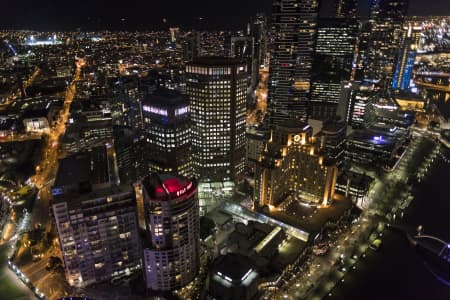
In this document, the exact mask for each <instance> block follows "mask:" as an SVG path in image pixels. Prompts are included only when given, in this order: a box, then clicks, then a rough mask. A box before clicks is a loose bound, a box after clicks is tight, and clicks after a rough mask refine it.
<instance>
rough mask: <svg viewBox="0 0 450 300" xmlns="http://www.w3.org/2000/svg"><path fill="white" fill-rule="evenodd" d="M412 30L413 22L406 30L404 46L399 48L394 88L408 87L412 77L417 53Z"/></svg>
mask: <svg viewBox="0 0 450 300" xmlns="http://www.w3.org/2000/svg"><path fill="white" fill-rule="evenodd" d="M412 30H413V29H412V27H411V24H409V26H408V30H405V31H404V35H405V37H404V41H403V47H402V48H401V49H400V50H399V55H398V59H397V65H396V66H395V73H394V78H393V80H392V88H393V89H401V90H405V89H408V88H409V85H410V82H411V79H412V75H413V68H414V61H415V60H416V54H417V51H416V44H415V41H416V40H415V36H414V35H413V32H412Z"/></svg>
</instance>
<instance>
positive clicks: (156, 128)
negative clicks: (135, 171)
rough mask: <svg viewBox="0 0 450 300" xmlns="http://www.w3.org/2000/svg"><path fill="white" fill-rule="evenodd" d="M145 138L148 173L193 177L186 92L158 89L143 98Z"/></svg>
mask: <svg viewBox="0 0 450 300" xmlns="http://www.w3.org/2000/svg"><path fill="white" fill-rule="evenodd" d="M142 119H143V127H144V133H145V139H146V143H145V144H146V146H147V147H146V148H147V149H146V150H145V153H144V161H145V163H146V164H148V172H147V174H149V173H154V172H155V173H171V174H174V175H180V176H185V177H192V169H191V128H190V116H189V101H188V99H187V97H186V96H184V95H182V94H180V93H177V92H175V91H170V90H166V89H158V90H157V91H155V93H153V94H152V95H149V96H148V97H146V98H145V99H144V100H143V101H142Z"/></svg>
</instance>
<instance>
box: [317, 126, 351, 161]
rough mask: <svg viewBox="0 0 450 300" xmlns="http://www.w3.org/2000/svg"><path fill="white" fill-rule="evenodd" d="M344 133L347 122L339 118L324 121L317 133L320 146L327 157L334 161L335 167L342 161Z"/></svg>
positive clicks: (345, 132) (345, 133)
mask: <svg viewBox="0 0 450 300" xmlns="http://www.w3.org/2000/svg"><path fill="white" fill-rule="evenodd" d="M346 135H347V123H346V122H345V121H344V120H342V119H339V118H334V119H329V120H327V121H325V122H324V123H323V127H322V130H321V131H320V133H319V134H318V136H319V138H320V144H321V145H320V146H321V148H322V149H323V151H324V152H325V154H326V156H327V157H328V158H330V159H333V160H334V161H335V162H336V166H337V167H340V166H341V165H342V163H343V162H344V151H345V137H346Z"/></svg>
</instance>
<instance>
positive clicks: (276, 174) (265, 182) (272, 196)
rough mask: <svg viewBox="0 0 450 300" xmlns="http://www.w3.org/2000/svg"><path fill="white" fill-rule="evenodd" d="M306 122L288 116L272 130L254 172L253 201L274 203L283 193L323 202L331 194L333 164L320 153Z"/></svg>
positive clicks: (272, 204) (318, 144)
mask: <svg viewBox="0 0 450 300" xmlns="http://www.w3.org/2000/svg"><path fill="white" fill-rule="evenodd" d="M312 132H313V129H312V127H311V126H310V125H308V124H306V123H303V122H300V121H296V120H288V121H286V122H284V123H282V124H279V125H278V126H277V127H276V128H275V129H274V130H272V133H271V137H270V140H269V142H268V143H267V145H266V148H265V150H264V152H263V153H262V155H261V157H260V162H259V165H258V166H257V168H256V172H255V193H254V203H255V205H259V206H260V207H262V206H264V205H268V206H277V205H279V204H280V203H281V202H282V201H283V200H285V199H286V197H287V196H296V197H298V198H300V199H301V201H305V202H310V203H314V204H323V205H327V204H329V203H330V201H331V200H332V198H333V195H334V187H335V184H336V176H337V168H336V165H335V162H334V161H333V160H330V159H328V157H326V156H324V155H323V154H322V153H323V151H322V149H321V148H320V143H319V141H318V140H316V138H315V137H313V136H312Z"/></svg>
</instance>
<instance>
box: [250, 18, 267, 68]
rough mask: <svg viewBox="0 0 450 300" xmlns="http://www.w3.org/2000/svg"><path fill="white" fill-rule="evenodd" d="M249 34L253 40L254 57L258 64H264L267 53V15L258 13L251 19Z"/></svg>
mask: <svg viewBox="0 0 450 300" xmlns="http://www.w3.org/2000/svg"><path fill="white" fill-rule="evenodd" d="M251 35H252V37H253V38H254V40H255V44H254V47H255V51H254V53H255V58H256V59H257V62H258V65H259V66H261V65H265V63H266V54H267V16H266V15H264V14H262V13H259V14H257V15H256V18H255V19H254V20H253V23H252V26H251Z"/></svg>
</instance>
